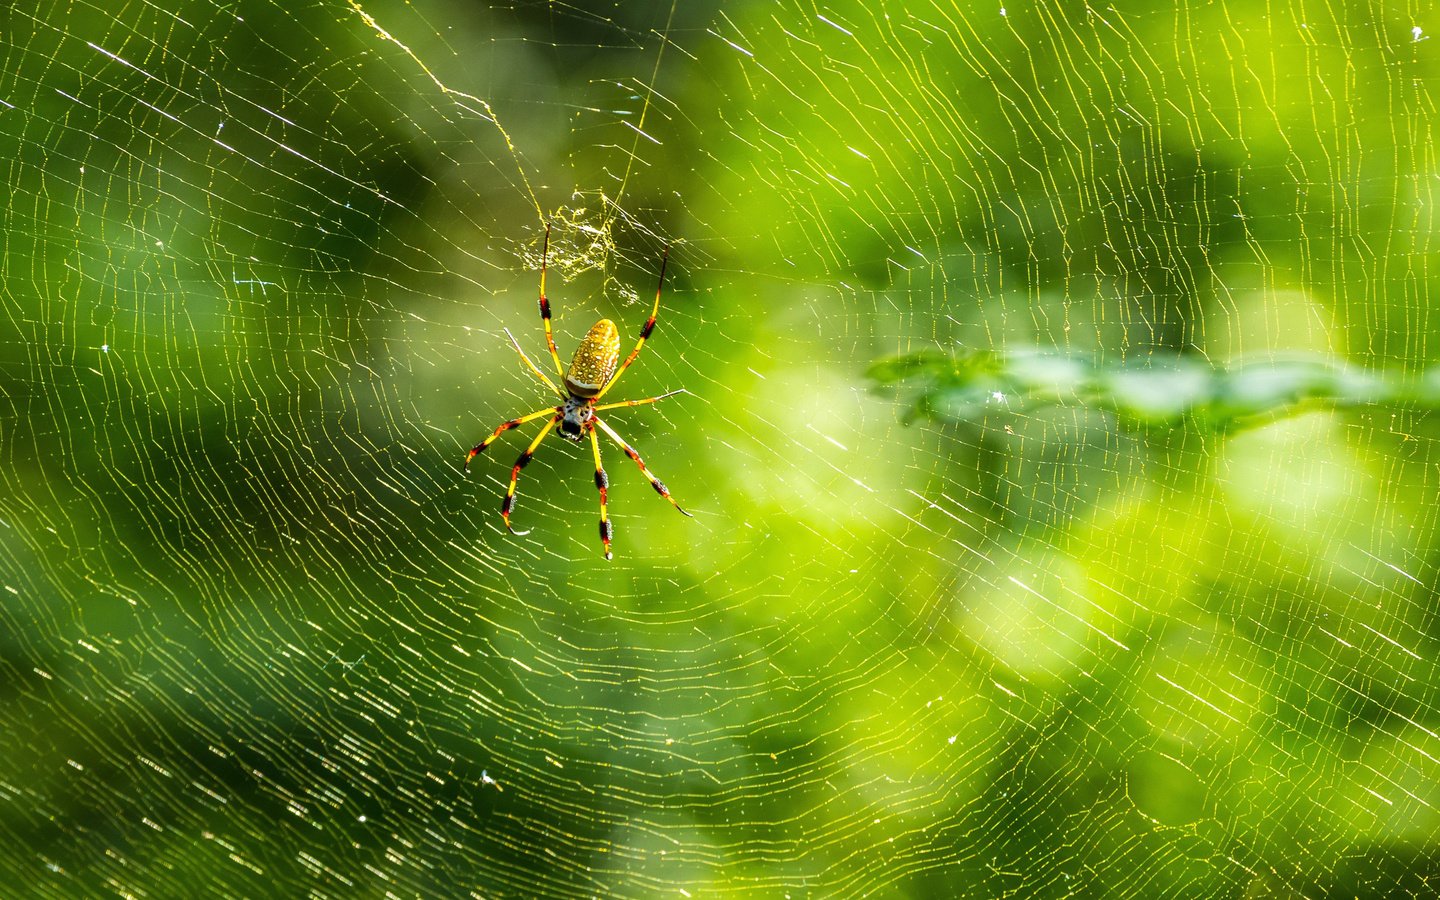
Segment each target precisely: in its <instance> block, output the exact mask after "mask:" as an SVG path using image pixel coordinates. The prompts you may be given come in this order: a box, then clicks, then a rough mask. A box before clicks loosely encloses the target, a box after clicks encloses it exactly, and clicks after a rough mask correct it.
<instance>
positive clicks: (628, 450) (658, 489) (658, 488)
mask: <svg viewBox="0 0 1440 900" xmlns="http://www.w3.org/2000/svg"><path fill="white" fill-rule="evenodd" d="M590 421H592V422H594V423H595V424H596V425H598V426H600V430H601V431H603V432H605V433H606V434H607V435H609V436H610V439H611V440H612V441H614V442H615V443H617V444H619V445H620V449H621V450H624V451H625V455H626V456H628V457H630V458H631V459H632V460H634V461H635V465H637V466H639V467H640V474H641V475H644V476H645V477H646V478H648V479H650V486H651V487H653V488H654V489H655V493H657V494H659V495H660V496H662V497H664V498H665V499H666V500H669V501H670V505H671V506H673V507H675V509H676V511H677V512H679V513H680V514H681V515H685V516H690V514H689V513H688V512H685V509H684V508H683V507H682V506H681V505H680V504H678V503H676V502H675V498H674V497H672V496H670V489H669V488H667V487H665V482H663V481H661V480H660V479H658V478H656V477H655V473H653V472H651V471H650V469H649V467H648V466H646V465H645V460H643V459H641V458H640V454H639V453H636V452H635V448H634V447H631V446H630V445H629V444H627V443H625V439H624V438H622V437H621V436H620V435H618V434H616V433H615V429H613V428H611V427H610V426H609V425H606V424H605V423H604V422H602V421H600V417H599V416H594V417H592V418H591V420H590ZM690 518H692V519H693V518H695V517H694V516H690Z"/></svg>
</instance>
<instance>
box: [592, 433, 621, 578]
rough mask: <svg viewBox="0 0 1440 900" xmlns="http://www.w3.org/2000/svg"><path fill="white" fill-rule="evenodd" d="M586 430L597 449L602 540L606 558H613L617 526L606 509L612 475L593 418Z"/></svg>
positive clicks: (593, 447)
mask: <svg viewBox="0 0 1440 900" xmlns="http://www.w3.org/2000/svg"><path fill="white" fill-rule="evenodd" d="M586 430H587V431H589V432H590V448H591V449H592V450H594V451H595V489H596V490H598V491H599V492H600V540H601V542H602V543H604V545H605V558H606V559H612V558H613V557H612V555H611V553H610V539H611V538H613V537H614V536H615V528H614V527H613V526H612V525H611V524H610V513H609V512H608V511H607V509H606V506H607V503H608V501H609V499H610V498H609V491H610V476H609V475H606V474H605V467H604V466H603V465H601V464H600V439H599V438H598V437H596V436H595V425H594V422H593V420H592V421H591V423H590V425H589V427H588V428H587V429H586Z"/></svg>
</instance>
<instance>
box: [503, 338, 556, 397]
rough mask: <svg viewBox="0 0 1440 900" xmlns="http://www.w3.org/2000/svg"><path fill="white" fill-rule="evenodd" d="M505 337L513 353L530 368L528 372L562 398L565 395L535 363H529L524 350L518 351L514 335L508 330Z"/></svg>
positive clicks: (518, 343) (517, 342) (518, 347)
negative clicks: (512, 347)
mask: <svg viewBox="0 0 1440 900" xmlns="http://www.w3.org/2000/svg"><path fill="white" fill-rule="evenodd" d="M505 336H506V337H508V338H509V339H510V343H511V344H512V345H514V347H515V352H516V353H518V354H520V358H521V359H523V360H525V365H527V366H529V367H530V371H532V372H534V373H535V375H536V377H538V378H539V379H540V380H541V381H543V382H545V383H546V384H548V385H549V386H550V390H552V391H554V392H555V393H556V394H559V395H560V396H561V397H564V396H565V393H564V392H563V391H561V390H560V389H559V388H558V387H556V386H555V382H553V381H551V380H550V378H549V376H547V375H546V374H545V373H544V372H542V371H540V367H539V366H537V365H535V363H534V362H532V361H531V359H530V357H529V356H526V355H525V351H524V350H521V349H520V342H519V341H517V340H515V335H513V334H511V333H510V329H508V328H507V329H505Z"/></svg>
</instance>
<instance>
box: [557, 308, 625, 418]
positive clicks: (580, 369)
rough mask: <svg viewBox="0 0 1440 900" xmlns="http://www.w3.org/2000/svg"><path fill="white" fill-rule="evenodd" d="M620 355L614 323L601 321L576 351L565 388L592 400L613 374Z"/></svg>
mask: <svg viewBox="0 0 1440 900" xmlns="http://www.w3.org/2000/svg"><path fill="white" fill-rule="evenodd" d="M619 356H620V332H618V331H616V330H615V323H614V322H612V321H610V320H609V319H601V320H600V321H598V322H596V323H595V324H594V325H592V326H590V332H589V333H588V334H586V335H585V339H584V340H583V341H581V342H580V346H579V347H576V348H575V358H574V359H572V360H571V361H570V369H569V371H567V372H566V373H565V387H566V389H568V390H569V391H570V393H572V394H574V395H575V396H577V397H583V398H587V399H588V398H590V397H594V396H595V395H596V394H598V393H600V389H601V388H603V387H605V383H606V382H607V381H609V380H610V376H611V375H614V374H615V361H616V359H618V358H619Z"/></svg>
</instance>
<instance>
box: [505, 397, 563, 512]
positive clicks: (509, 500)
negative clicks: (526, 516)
mask: <svg viewBox="0 0 1440 900" xmlns="http://www.w3.org/2000/svg"><path fill="white" fill-rule="evenodd" d="M551 412H553V411H551ZM559 421H560V415H559V414H558V413H555V414H553V416H552V417H551V419H550V421H549V422H546V423H545V427H544V428H542V429H540V433H539V434H537V435H535V440H533V441H531V442H530V446H529V447H527V448H525V452H524V453H522V454H520V458H519V459H517V460H515V468H513V469H511V470H510V489H509V490H507V491H506V492H505V502H504V503H502V504H500V518H502V519H504V520H505V530H506V531H508V532H510V533H511V534H519V535H524V534H529V533H530V532H529V531H528V530H527V531H516V530H515V529H514V528H511V527H510V512H511V510H513V509H514V508H515V483H516V482H518V481H519V480H520V470H521V469H523V468H525V467H526V466H527V465H529V464H530V458H531V457H532V456H534V455H535V448H536V447H539V446H540V442H541V441H543V440H545V435H547V434H549V433H550V429H552V428H554V427H555V423H557V422H559Z"/></svg>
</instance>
